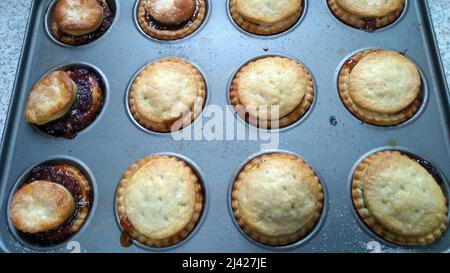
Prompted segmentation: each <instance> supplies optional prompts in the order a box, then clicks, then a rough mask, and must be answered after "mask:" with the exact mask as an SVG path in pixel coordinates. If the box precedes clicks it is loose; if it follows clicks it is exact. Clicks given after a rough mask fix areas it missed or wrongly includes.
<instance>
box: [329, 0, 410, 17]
mask: <svg viewBox="0 0 450 273" xmlns="http://www.w3.org/2000/svg"><path fill="white" fill-rule="evenodd" d="M336 2H337V4H338V5H339V7H341V8H342V9H343V10H345V11H347V12H348V13H350V14H351V15H354V16H357V17H361V18H379V17H383V16H387V15H389V14H392V13H393V12H395V11H396V10H398V9H400V8H401V7H402V6H403V5H404V0H336Z"/></svg>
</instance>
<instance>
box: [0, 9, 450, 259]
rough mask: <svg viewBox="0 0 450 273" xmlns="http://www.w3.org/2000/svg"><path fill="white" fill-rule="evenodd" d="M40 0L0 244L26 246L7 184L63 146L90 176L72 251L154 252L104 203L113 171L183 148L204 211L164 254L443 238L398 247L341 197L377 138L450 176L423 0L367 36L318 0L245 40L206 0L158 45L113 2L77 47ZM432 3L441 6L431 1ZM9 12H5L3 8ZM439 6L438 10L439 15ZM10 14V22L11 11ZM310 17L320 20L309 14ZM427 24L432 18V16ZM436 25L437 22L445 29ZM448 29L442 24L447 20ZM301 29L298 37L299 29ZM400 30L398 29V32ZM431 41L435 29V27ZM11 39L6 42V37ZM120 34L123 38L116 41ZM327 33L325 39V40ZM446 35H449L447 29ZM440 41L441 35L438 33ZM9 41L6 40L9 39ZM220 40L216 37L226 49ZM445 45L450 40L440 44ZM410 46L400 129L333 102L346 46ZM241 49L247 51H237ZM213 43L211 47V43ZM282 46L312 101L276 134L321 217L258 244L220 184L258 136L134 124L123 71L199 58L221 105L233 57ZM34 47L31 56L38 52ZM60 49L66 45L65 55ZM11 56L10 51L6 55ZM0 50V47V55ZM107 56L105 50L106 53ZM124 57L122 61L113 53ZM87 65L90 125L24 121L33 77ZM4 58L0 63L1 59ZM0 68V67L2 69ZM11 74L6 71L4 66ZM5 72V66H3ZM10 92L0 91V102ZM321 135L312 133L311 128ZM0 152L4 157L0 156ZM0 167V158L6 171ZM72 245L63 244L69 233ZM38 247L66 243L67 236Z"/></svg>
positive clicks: (16, 27)
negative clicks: (99, 85) (51, 24)
mask: <svg viewBox="0 0 450 273" xmlns="http://www.w3.org/2000/svg"><path fill="white" fill-rule="evenodd" d="M49 2H50V0H43V1H42V2H39V5H37V9H36V10H37V13H36V18H34V19H35V22H36V24H35V25H33V26H32V30H33V31H34V32H32V34H36V33H40V36H38V37H37V36H36V35H33V36H31V37H32V38H31V42H32V43H33V46H32V47H31V51H30V52H29V53H28V55H27V56H29V58H27V59H26V60H25V62H24V63H23V68H24V69H23V72H24V74H23V75H22V76H23V79H24V81H22V82H20V83H19V84H18V85H17V88H18V89H17V93H16V96H15V101H16V102H17V103H16V104H15V105H14V108H13V109H14V110H15V111H13V112H15V113H16V114H15V115H14V116H12V117H11V121H12V122H11V123H12V124H13V125H14V126H11V130H9V132H8V134H7V135H8V136H9V137H8V139H9V141H8V146H7V149H6V151H7V154H6V155H5V157H4V158H5V162H2V164H3V165H2V166H3V167H4V168H3V169H2V170H3V173H1V174H0V177H1V181H0V183H1V187H0V196H1V197H2V199H1V202H2V209H1V212H0V213H1V214H0V234H1V236H2V237H1V240H0V248H2V249H3V250H6V251H32V250H36V249H30V248H26V247H24V246H23V245H22V244H20V243H18V242H17V240H16V239H15V238H14V236H13V235H12V234H11V233H10V232H9V230H8V224H7V220H6V219H7V216H6V209H5V208H6V204H7V199H8V196H10V192H11V191H12V189H13V188H14V185H15V184H16V181H17V180H18V178H19V177H20V176H21V174H23V173H24V171H25V170H27V169H28V168H29V167H31V166H33V165H35V164H37V163H39V162H42V161H44V160H47V159H49V158H52V157H54V156H55V155H64V156H70V157H74V158H77V159H79V160H81V161H82V162H83V163H84V164H86V165H85V166H88V168H89V171H90V172H91V173H92V174H93V177H94V178H95V181H96V183H95V185H96V187H95V193H96V195H95V197H96V198H95V206H94V209H93V210H92V213H91V215H90V218H89V222H88V223H87V224H86V225H85V226H84V228H83V230H82V231H81V232H79V233H78V234H77V235H76V236H75V237H74V238H73V240H74V241H76V242H78V243H80V247H81V250H82V251H88V252H91V251H93V252H95V251H107V252H109V251H111V252H120V251H127V252H142V251H156V250H155V249H148V248H143V247H140V246H138V245H134V246H133V247H130V248H123V247H121V246H120V243H119V237H120V229H119V227H118V225H117V223H116V217H115V212H114V195H115V190H116V187H117V184H118V181H119V179H120V176H121V175H122V174H123V172H124V171H125V170H126V169H127V168H128V166H129V165H130V164H132V163H133V162H135V161H136V160H138V159H140V158H142V157H144V156H147V155H150V154H153V153H156V152H169V153H175V154H179V155H182V156H185V157H187V158H189V159H191V160H192V161H193V162H194V163H195V164H196V165H198V166H199V171H200V174H201V175H202V177H203V179H204V183H205V186H206V197H207V210H206V211H205V213H204V216H203V218H202V222H201V224H200V225H199V226H198V227H197V228H196V232H195V233H194V234H193V235H192V236H190V238H189V240H187V241H186V242H185V243H183V244H180V245H177V246H176V247H173V248H170V249H166V250H164V251H173V252H189V251H194V252H197V251H205V252H209V251H211V252H223V251H231V252H267V251H290V252H323V251H332V252H334V251H344V252H352V251H358V252H361V251H368V250H369V249H370V248H372V247H375V248H376V247H377V246H379V247H380V250H382V251H389V252H395V251H423V252H441V251H447V250H448V248H449V247H450V234H449V232H447V233H446V234H445V236H443V238H442V239H441V240H439V241H437V242H436V243H434V244H432V245H430V246H428V247H425V248H399V247H395V246H392V245H391V244H388V243H386V242H384V241H382V240H381V239H379V238H378V237H376V236H373V234H371V233H370V232H367V230H366V229H365V228H364V227H363V226H362V225H361V224H360V223H359V221H358V218H357V217H356V216H355V213H354V210H353V208H352V205H351V200H350V196H349V195H350V194H349V192H350V187H349V179H348V178H349V175H350V174H351V172H352V168H353V167H354V166H355V164H356V162H357V161H358V160H359V159H361V158H362V157H363V156H364V155H365V154H366V153H367V152H370V151H373V150H374V149H377V148H379V147H385V146H388V145H395V146H397V147H405V149H406V150H408V151H412V152H413V153H415V154H418V155H420V156H423V157H424V158H426V159H431V161H432V162H434V163H435V164H436V167H438V168H439V169H441V170H442V171H443V174H444V175H445V176H446V177H450V169H449V168H448V166H449V161H450V158H449V156H448V151H449V147H450V144H449V138H448V136H449V134H448V127H447V126H448V125H449V122H448V101H446V100H444V99H448V98H447V97H446V95H447V94H446V93H445V81H444V80H443V79H442V77H440V74H439V73H441V72H442V71H441V70H440V67H439V66H438V65H437V64H438V63H437V55H436V54H435V52H434V51H433V50H432V48H433V45H434V43H433V41H431V40H429V38H430V36H429V35H426V33H429V31H430V30H431V29H429V28H427V24H423V21H422V20H425V18H424V17H422V16H423V15H425V14H426V12H427V11H426V10H423V5H422V4H418V3H420V2H418V1H415V0H410V3H409V6H408V9H407V10H406V14H405V16H404V17H403V18H402V19H401V20H400V21H399V22H397V23H396V24H395V25H394V26H392V27H389V28H387V29H384V30H381V31H379V32H376V33H373V34H369V33H364V32H362V31H359V30H355V29H351V28H349V27H347V26H345V25H343V24H342V23H340V22H339V21H338V20H336V18H334V17H333V16H332V15H331V14H330V12H329V10H328V9H327V6H326V3H325V1H315V0H309V1H308V2H309V5H308V10H307V13H306V15H305V18H304V19H303V20H302V22H301V24H300V25H299V26H298V27H296V28H295V30H293V31H291V32H289V33H288V34H286V35H282V36H280V37H278V38H275V39H260V38H255V37H250V36H248V35H246V34H244V33H242V32H240V31H238V30H237V29H236V28H235V27H234V26H233V24H232V23H231V22H230V19H229V17H228V16H227V13H226V5H225V0H221V1H213V4H212V5H211V13H210V17H209V20H208V21H207V23H206V25H205V26H204V28H203V29H202V30H201V31H199V32H198V33H196V34H195V35H194V36H192V37H190V38H188V39H186V40H183V41H180V42H175V43H173V44H170V43H169V44H168V43H158V42H155V41H152V40H149V39H147V38H146V37H144V36H143V35H142V34H141V33H140V32H139V31H138V30H137V28H136V26H135V24H134V21H133V19H132V16H133V4H134V1H120V10H119V14H118V19H117V21H116V23H115V24H114V26H113V28H112V29H111V31H109V33H107V34H106V35H105V37H103V38H102V39H101V40H100V41H98V42H96V43H95V44H93V45H89V46H86V47H83V48H79V49H68V48H65V47H61V46H59V45H57V44H56V43H54V42H52V41H51V40H50V39H48V37H47V36H46V35H45V34H44V26H43V24H42V22H43V20H44V15H45V10H46V7H47V5H48V3H49ZM430 2H431V3H432V4H433V8H434V10H436V12H435V13H434V15H435V16H436V15H437V17H435V20H436V21H441V22H442V23H438V24H437V25H439V24H441V25H442V26H443V25H445V23H444V22H445V21H447V26H448V17H443V16H448V15H446V11H445V7H444V6H446V5H444V2H446V1H430ZM439 5H441V8H439ZM28 7H29V1H10V0H7V1H1V3H0V10H1V12H2V13H6V14H8V16H10V17H9V18H11V14H15V16H14V18H16V17H17V18H20V20H12V19H9V20H7V19H5V18H8V16H6V15H4V16H0V20H6V22H3V21H2V23H3V24H2V25H6V26H7V28H6V29H7V30H6V31H5V29H2V33H1V35H2V37H1V38H3V39H1V40H0V45H1V46H2V50H1V52H2V54H4V55H5V56H7V57H5V58H2V59H1V62H5V61H6V62H7V63H10V67H11V63H13V62H17V57H16V58H15V59H14V58H13V59H11V56H14V55H15V56H17V54H18V51H19V50H20V49H19V47H17V45H19V44H20V43H21V42H20V39H21V38H20V36H21V35H18V33H23V28H24V25H25V21H26V14H27V10H28ZM8 9H9V10H8ZM439 14H442V15H441V16H442V17H440V16H439ZM17 18H16V19H17ZM315 18H322V19H321V20H320V22H317V21H316V20H315ZM435 23H436V22H435ZM442 29H445V27H443V28H442ZM447 29H448V28H447ZM299 33H301V35H299ZM406 33H407V35H405V34H406ZM438 33H443V34H441V36H440V37H441V38H442V37H443V36H446V35H447V34H448V33H445V30H439V29H438ZM3 36H6V37H9V36H10V37H17V38H16V39H15V42H13V43H14V44H15V47H13V46H11V45H9V47H8V46H6V44H5V41H7V40H8V39H7V38H6V37H3ZM124 37H125V38H124ZM323 37H326V39H323ZM394 37H395V38H394ZM446 38H447V39H448V37H446ZM444 39H445V37H444ZM13 40H14V39H13ZM224 45H226V46H224ZM443 45H444V46H443V48H444V50H445V49H447V50H448V47H446V46H445V45H447V46H448V41H445V40H444V42H443ZM368 47H374V48H387V49H393V50H397V51H404V50H405V49H408V51H407V55H408V56H409V57H411V58H412V59H413V60H414V61H416V62H417V63H418V65H419V67H420V68H421V70H422V73H423V77H424V82H425V86H426V88H425V91H426V93H427V97H428V100H427V103H426V107H424V111H423V112H422V113H421V115H420V116H418V117H417V118H415V119H414V121H412V122H410V123H408V124H407V125H404V126H399V127H398V128H377V127H373V126H368V125H362V124H361V122H359V121H358V120H357V119H355V118H354V117H353V116H352V115H350V114H349V113H348V111H347V110H346V109H345V107H343V105H342V103H341V101H340V99H339V96H338V95H337V91H336V73H337V71H338V69H339V66H340V64H341V63H342V62H343V61H344V60H345V59H346V58H347V57H348V56H349V55H350V54H352V53H354V52H355V51H357V50H361V49H363V48H368ZM238 48H245V50H236V49H238ZM218 49H220V50H218ZM264 49H269V52H268V53H270V54H286V55H289V56H293V57H295V58H298V59H300V60H301V61H302V62H303V63H304V64H305V65H306V66H307V67H308V68H309V69H310V70H311V72H312V74H313V75H314V77H315V81H316V84H317V96H316V103H315V105H314V107H313V109H312V110H311V113H310V115H309V116H308V118H307V119H306V120H305V121H304V122H302V123H301V124H300V125H298V126H295V127H292V128H290V129H287V130H282V131H281V134H280V149H282V150H287V151H291V152H294V153H297V154H299V155H300V156H302V157H303V158H304V159H305V160H306V161H307V162H308V163H310V165H311V166H312V167H313V168H314V169H315V170H316V171H317V172H318V174H319V176H320V177H321V179H322V182H323V184H324V186H325V188H326V191H327V202H326V204H327V209H326V210H325V212H324V218H323V225H321V226H319V227H318V228H317V232H316V233H315V234H314V235H315V236H311V238H309V239H310V240H308V241H307V242H304V243H302V244H297V245H294V246H291V247H288V248H284V249H276V248H268V247H263V246H261V245H259V244H256V243H254V242H252V241H251V240H248V239H245V238H244V236H243V234H242V233H241V232H240V231H239V230H238V228H237V227H236V226H235V224H234V222H233V217H232V216H231V213H230V209H229V202H228V198H229V194H228V190H229V186H230V184H231V181H232V180H233V178H234V176H235V174H236V172H237V171H238V170H239V168H240V167H241V166H242V164H243V163H244V162H246V161H247V160H248V158H249V157H250V156H252V155H254V154H255V153H258V152H260V143H259V142H258V141H231V142H225V141H223V142H221V141H219V142H217V141H212V142H209V141H189V142H176V141H173V140H172V139H171V138H170V136H155V135H151V134H148V133H146V132H143V131H142V130H140V129H138V128H137V127H136V126H135V125H134V124H133V123H132V122H131V121H130V119H129V117H128V116H127V114H126V110H125V103H124V96H125V92H126V90H127V86H128V84H129V82H130V80H131V78H132V77H133V75H134V74H135V73H136V72H137V71H138V70H139V69H140V68H141V67H142V66H143V65H145V64H147V63H148V62H151V61H152V60H155V59H158V58H161V57H168V56H171V57H172V56H174V57H183V58H186V59H189V60H190V61H192V62H194V63H195V64H196V65H198V66H199V67H200V68H201V70H202V71H203V72H204V75H205V78H206V81H207V83H208V86H209V90H208V91H209V103H210V104H215V105H226V104H227V102H228V101H227V95H226V94H227V84H228V82H229V79H230V77H231V73H232V71H233V70H234V69H236V68H237V67H239V66H240V65H241V64H242V63H243V62H245V61H247V60H249V59H251V58H253V57H256V56H259V55H262V54H266V52H265V50H264ZM37 52H39V54H37ZM68 52H70V54H68ZM14 53H15V54H14ZM2 56H3V55H2ZM108 56H114V58H107V57H108ZM118 60H126V61H118ZM76 62H88V63H91V64H94V65H96V66H98V67H99V68H100V69H101V70H102V72H103V73H104V74H105V75H106V78H107V81H108V84H109V87H110V89H109V91H108V101H107V103H106V106H105V109H104V111H103V112H102V115H101V116H100V117H99V119H98V120H97V121H96V123H95V125H93V126H90V127H89V128H88V129H87V130H86V131H85V132H83V133H82V134H80V135H79V136H78V137H77V138H76V139H75V140H71V141H68V140H60V139H53V138H49V137H47V136H45V135H43V134H40V133H37V132H36V130H35V129H34V128H33V127H32V126H29V125H28V124H26V123H25V122H24V121H23V116H22V115H21V114H20V113H22V112H23V104H24V101H25V99H26V94H27V93H28V90H29V89H30V88H31V86H32V85H33V84H34V83H35V82H36V81H37V80H38V79H39V77H41V76H42V75H43V74H44V73H46V72H47V71H49V70H50V69H52V68H54V67H56V66H58V65H61V64H68V63H76ZM2 64H3V63H2ZM5 67H7V65H1V66H0V69H5ZM11 71H12V72H13V71H14V69H11ZM11 71H4V72H3V71H2V74H3V75H2V81H5V83H4V84H2V85H1V86H2V88H5V87H8V86H9V88H11V84H12V82H11V81H8V80H7V78H6V77H4V76H5V75H7V74H8V73H11ZM12 74H14V73H12ZM6 93H8V92H7V91H6V90H2V100H4V99H3V98H4V97H5V96H6ZM332 115H334V116H336V118H337V121H338V124H337V126H332V125H330V122H329V117H330V116H332ZM318 136H320V137H318ZM6 161H7V162H6ZM5 166H7V167H6V168H5ZM72 242H73V241H72ZM40 250H44V251H62V252H65V251H68V249H67V245H66V244H62V245H60V246H58V247H56V248H51V249H40Z"/></svg>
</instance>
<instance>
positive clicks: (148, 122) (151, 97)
mask: <svg viewBox="0 0 450 273" xmlns="http://www.w3.org/2000/svg"><path fill="white" fill-rule="evenodd" d="M205 100H206V85H205V80H204V78H203V76H202V74H201V73H200V71H199V70H198V69H197V68H196V67H195V66H194V65H192V64H190V63H188V62H187V61H184V60H181V59H175V58H168V59H161V60H158V61H156V62H153V63H151V64H149V65H147V66H146V67H145V68H144V70H143V71H142V72H140V73H139V75H138V76H137V77H136V78H135V80H134V81H133V84H132V86H131V91H130V96H129V104H130V110H131V112H132V114H133V116H134V118H135V119H136V120H137V121H138V122H139V124H141V125H142V126H144V127H145V128H147V129H149V130H152V131H157V132H170V131H172V130H175V128H173V127H174V125H175V127H177V128H176V129H181V128H182V127H185V126H187V125H189V124H190V123H192V122H193V121H194V120H195V119H196V118H197V117H198V115H199V114H200V113H201V111H202V110H203V106H204V104H205Z"/></svg>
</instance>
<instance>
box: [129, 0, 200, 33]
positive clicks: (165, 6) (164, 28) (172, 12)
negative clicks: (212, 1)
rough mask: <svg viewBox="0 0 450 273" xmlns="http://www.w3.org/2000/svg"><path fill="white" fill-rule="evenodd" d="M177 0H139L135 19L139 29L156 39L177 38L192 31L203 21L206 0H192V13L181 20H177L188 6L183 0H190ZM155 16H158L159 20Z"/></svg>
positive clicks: (185, 0) (184, 13) (183, 15)
mask: <svg viewBox="0 0 450 273" xmlns="http://www.w3.org/2000/svg"><path fill="white" fill-rule="evenodd" d="M147 1H148V4H147V5H146V2H147ZM177 1H179V2H180V3H178V5H177V3H176V1H175V0H171V2H170V3H169V2H168V1H162V0H159V2H163V3H161V4H158V3H156V4H153V2H157V1H156V0H140V2H139V6H138V10H137V21H138V23H139V26H140V27H141V29H142V30H143V31H144V32H145V33H146V34H147V35H149V36H150V37H152V38H155V39H158V40H178V39H182V38H185V37H187V36H189V35H191V34H192V33H194V32H195V31H196V30H197V29H199V28H200V26H201V25H202V24H203V22H204V21H205V18H206V12H207V0H194V2H195V10H194V13H193V15H192V16H191V17H190V18H188V19H187V20H185V21H183V22H179V21H177V20H178V19H179V18H184V17H185V15H186V14H187V12H188V11H186V10H185V9H187V8H188V7H187V5H186V4H185V3H184V2H188V1H192V0H177ZM169 4H170V5H169ZM146 6H147V7H146ZM151 12H152V13H154V17H152V16H151ZM155 18H158V19H159V21H157V20H156V19H155ZM177 23H178V24H177Z"/></svg>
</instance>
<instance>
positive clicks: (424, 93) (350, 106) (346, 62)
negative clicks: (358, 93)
mask: <svg viewBox="0 0 450 273" xmlns="http://www.w3.org/2000/svg"><path fill="white" fill-rule="evenodd" d="M371 51H372V52H375V53H376V52H377V51H381V52H388V53H389V52H390V53H398V54H400V55H402V56H404V57H406V59H407V60H408V61H410V62H411V63H412V64H414V65H415V67H416V68H417V71H418V72H419V75H420V82H421V90H420V94H419V96H418V97H417V99H416V101H417V100H418V101H419V102H418V103H417V106H416V109H415V111H413V113H412V114H408V115H407V116H408V117H407V118H402V117H400V116H399V115H400V114H401V113H406V111H407V110H408V108H410V107H412V105H413V104H415V103H416V101H414V102H413V103H412V104H410V105H409V106H408V107H406V108H404V109H403V110H402V111H400V112H399V113H397V114H392V115H385V116H384V117H383V119H380V118H378V117H377V121H375V120H369V119H366V118H364V117H363V116H362V114H358V113H360V112H361V109H364V108H362V107H361V106H359V105H357V104H356V103H355V102H354V101H352V103H346V102H345V97H349V98H351V96H350V94H346V96H344V95H343V92H342V91H341V87H340V79H341V75H342V74H343V71H344V69H345V68H346V66H348V68H349V69H350V73H351V72H352V70H353V69H354V67H355V66H356V65H357V64H358V62H360V61H362V60H363V59H364V58H365V57H366V56H363V57H362V59H361V60H355V59H354V58H358V57H359V56H360V55H361V54H364V53H365V52H367V54H370V53H371ZM406 52H407V51H404V52H402V51H398V50H394V49H380V48H362V49H358V50H355V51H353V52H352V53H350V54H349V55H347V56H346V57H345V59H343V60H342V61H341V63H340V64H339V66H338V68H337V70H336V73H335V82H336V88H337V93H338V97H339V99H340V101H341V103H342V105H343V106H344V107H345V109H346V110H347V111H348V112H349V113H350V114H351V115H352V116H353V117H355V118H356V119H357V120H359V121H360V122H361V123H362V124H365V125H368V126H374V127H378V128H402V127H404V126H407V125H409V124H411V123H413V122H415V121H416V120H418V119H419V118H420V116H421V115H422V114H423V113H424V112H425V110H426V108H427V104H428V101H429V88H428V82H427V79H426V77H425V74H424V73H423V71H422V69H421V68H420V66H419V64H418V63H416V62H415V61H414V60H413V59H411V58H410V57H409V56H407V55H406V54H405V53H406ZM346 93H349V91H347V92H346ZM355 105H356V106H355ZM355 107H357V108H355ZM364 111H366V110H364ZM367 111H368V112H369V110H367ZM373 113H376V112H373ZM403 115H406V114H403ZM390 118H392V119H394V118H395V119H396V120H398V121H397V122H390V123H389V122H388V123H386V122H387V121H388V119H390ZM382 123H385V124H382Z"/></svg>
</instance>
